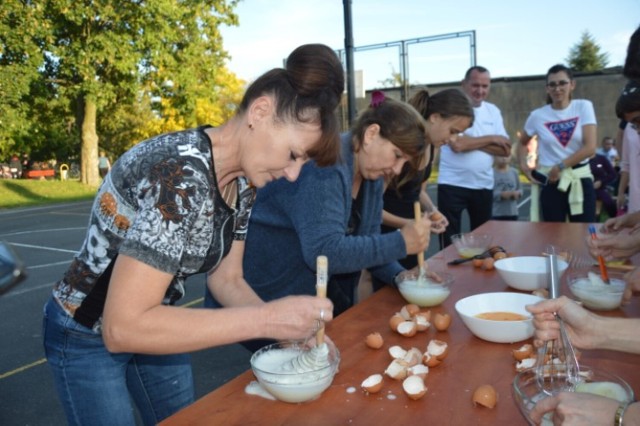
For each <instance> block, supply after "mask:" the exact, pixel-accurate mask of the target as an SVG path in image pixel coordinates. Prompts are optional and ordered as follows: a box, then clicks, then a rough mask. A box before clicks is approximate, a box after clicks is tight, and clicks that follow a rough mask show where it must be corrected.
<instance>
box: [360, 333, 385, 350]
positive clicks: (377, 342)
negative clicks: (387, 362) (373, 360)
mask: <svg viewBox="0 0 640 426" xmlns="http://www.w3.org/2000/svg"><path fill="white" fill-rule="evenodd" d="M364 342H365V343H366V344H367V346H369V347H370V348H372V349H380V348H381V347H382V345H383V344H384V339H383V338H382V336H381V335H380V333H378V332H377V331H376V332H374V333H371V334H369V335H368V336H367V337H366V338H365V339H364Z"/></svg>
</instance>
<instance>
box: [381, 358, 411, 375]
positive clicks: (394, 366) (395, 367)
mask: <svg viewBox="0 0 640 426" xmlns="http://www.w3.org/2000/svg"><path fill="white" fill-rule="evenodd" d="M408 368H409V366H408V365H407V363H406V362H405V361H404V360H402V359H394V360H393V361H391V363H390V364H389V365H388V366H387V369H386V370H384V374H386V375H387V376H389V377H391V378H392V379H395V380H404V379H406V378H407V374H408V373H407V369H408Z"/></svg>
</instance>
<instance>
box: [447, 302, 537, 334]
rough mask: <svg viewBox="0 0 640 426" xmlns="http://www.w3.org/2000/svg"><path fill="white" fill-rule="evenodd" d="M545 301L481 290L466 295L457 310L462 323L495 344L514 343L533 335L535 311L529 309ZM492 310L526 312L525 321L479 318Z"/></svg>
mask: <svg viewBox="0 0 640 426" xmlns="http://www.w3.org/2000/svg"><path fill="white" fill-rule="evenodd" d="M541 300H543V299H542V298H541V297H538V296H534V295H532V294H523V293H509V292H501V293H500V292H499V293H481V294H475V295H473V296H469V297H465V298H464V299H460V300H458V302H456V306H455V307H456V312H457V313H458V315H459V316H460V318H462V322H463V323H464V325H466V326H467V328H468V329H469V330H470V331H471V332H472V333H473V334H474V335H475V336H476V337H479V338H481V339H483V340H487V341H489V342H495V343H512V342H519V341H521V340H525V339H528V338H530V337H531V336H533V331H534V330H533V322H532V320H531V314H530V313H529V312H527V310H526V309H525V306H526V305H531V304H534V303H537V302H539V301H541ZM489 312H511V313H514V314H519V315H523V316H525V317H526V319H524V320H519V321H495V320H489V319H482V318H478V317H477V316H476V315H478V314H483V313H489Z"/></svg>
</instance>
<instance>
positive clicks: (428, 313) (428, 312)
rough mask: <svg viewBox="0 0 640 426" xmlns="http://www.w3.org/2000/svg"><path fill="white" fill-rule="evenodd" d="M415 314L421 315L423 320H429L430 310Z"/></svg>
mask: <svg viewBox="0 0 640 426" xmlns="http://www.w3.org/2000/svg"><path fill="white" fill-rule="evenodd" d="M416 316H421V317H423V318H424V319H425V320H427V322H431V310H430V309H428V310H426V311H420V312H418V313H417V314H416Z"/></svg>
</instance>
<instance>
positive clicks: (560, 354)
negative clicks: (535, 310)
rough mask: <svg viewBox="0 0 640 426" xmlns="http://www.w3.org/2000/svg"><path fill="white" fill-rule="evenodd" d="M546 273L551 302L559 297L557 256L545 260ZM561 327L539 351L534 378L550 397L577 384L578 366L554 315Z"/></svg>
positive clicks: (578, 377) (573, 352) (549, 256)
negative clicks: (555, 336) (556, 335)
mask: <svg viewBox="0 0 640 426" xmlns="http://www.w3.org/2000/svg"><path fill="white" fill-rule="evenodd" d="M547 266H548V273H549V293H550V296H551V298H552V299H555V298H557V297H558V296H559V295H560V292H559V288H560V277H559V274H558V255H557V254H556V253H555V252H553V250H552V252H551V253H549V255H548V257H547ZM556 319H557V320H558V323H559V324H560V337H559V338H558V339H556V340H551V341H548V342H547V344H546V345H545V346H543V347H542V348H540V349H539V350H538V360H537V364H536V378H537V381H538V386H539V387H540V389H541V390H542V391H543V392H544V393H546V394H549V395H552V394H556V393H558V392H562V391H572V390H574V388H575V386H576V385H577V384H578V383H579V382H580V366H579V364H578V359H577V358H576V353H575V351H574V349H573V346H572V345H571V341H570V340H569V336H568V335H567V331H566V329H565V326H564V322H563V321H562V318H560V316H559V315H558V314H556Z"/></svg>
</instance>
